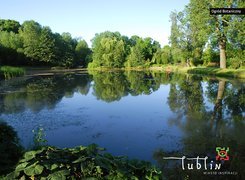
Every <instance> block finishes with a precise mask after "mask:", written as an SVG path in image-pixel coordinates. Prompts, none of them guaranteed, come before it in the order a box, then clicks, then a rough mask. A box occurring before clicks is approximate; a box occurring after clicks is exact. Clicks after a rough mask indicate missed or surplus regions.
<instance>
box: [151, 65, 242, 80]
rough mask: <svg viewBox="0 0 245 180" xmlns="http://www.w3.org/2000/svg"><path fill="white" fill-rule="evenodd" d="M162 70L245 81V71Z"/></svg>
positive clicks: (218, 69)
mask: <svg viewBox="0 0 245 180" xmlns="http://www.w3.org/2000/svg"><path fill="white" fill-rule="evenodd" d="M153 70H154V68H153ZM162 70H163V71H166V72H176V73H188V74H200V75H209V76H218V77H231V78H244V79H245V69H220V68H215V67H181V66H163V67H162Z"/></svg>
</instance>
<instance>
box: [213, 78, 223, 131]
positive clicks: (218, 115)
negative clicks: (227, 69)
mask: <svg viewBox="0 0 245 180" xmlns="http://www.w3.org/2000/svg"><path fill="white" fill-rule="evenodd" d="M224 91H225V81H224V80H220V81H219V86H218V93H217V98H216V101H215V105H214V110H213V115H212V118H211V127H212V128H213V125H214V123H215V126H214V129H215V132H217V129H218V123H219V121H220V120H221V119H222V99H223V94H224Z"/></svg>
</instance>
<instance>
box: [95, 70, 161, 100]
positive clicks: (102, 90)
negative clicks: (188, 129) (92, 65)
mask: <svg viewBox="0 0 245 180" xmlns="http://www.w3.org/2000/svg"><path fill="white" fill-rule="evenodd" d="M91 73H92V74H93V80H94V95H95V96H96V97H97V98H98V99H101V100H103V101H106V102H112V101H118V100H120V99H121V98H122V97H124V96H127V95H128V94H131V95H132V96H137V95H141V94H146V95H148V94H151V93H152V92H153V91H156V90H157V89H159V87H160V84H161V82H164V81H166V76H165V74H163V73H154V72H146V73H145V72H138V71H126V72H98V71H96V72H91Z"/></svg>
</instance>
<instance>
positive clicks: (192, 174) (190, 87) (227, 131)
mask: <svg viewBox="0 0 245 180" xmlns="http://www.w3.org/2000/svg"><path fill="white" fill-rule="evenodd" d="M207 84H208V85H207V87H206V88H207V92H205V94H206V95H207V98H208V101H209V102H212V104H213V109H211V110H210V109H208V108H207V107H205V104H204V98H203V96H202V94H203V92H202V91H203V88H202V85H201V82H200V81H196V80H195V79H193V78H192V77H188V78H187V79H181V80H179V81H172V82H171V85H170V92H169V98H168V104H169V107H170V108H171V110H172V111H173V112H174V113H175V115H176V116H175V117H174V118H172V119H170V120H169V122H170V123H171V124H174V125H176V126H178V127H179V128H180V129H181V130H182V131H183V132H184V136H183V139H182V144H183V149H181V150H178V151H175V152H164V150H160V151H157V152H156V153H155V154H154V156H155V158H156V159H157V160H158V161H159V164H160V165H161V166H162V168H163V173H164V172H165V174H166V175H167V176H168V177H169V178H170V179H171V178H173V179H176V178H183V177H187V175H189V178H190V179H191V178H196V176H197V174H198V172H197V171H183V170H182V169H181V165H180V164H175V165H173V164H172V167H171V168H169V167H170V166H169V163H170V162H168V161H166V160H163V159H162V157H163V156H177V157H182V156H183V155H185V156H189V157H197V156H202V157H205V156H209V157H210V158H211V159H214V158H215V155H216V152H215V148H216V147H230V152H229V154H230V157H231V159H230V161H228V162H225V163H224V164H223V166H222V167H223V168H224V169H223V171H224V170H227V171H236V172H238V173H239V175H237V176H232V178H235V179H244V178H245V174H244V168H245V138H244V137H243V136H244V135H243V130H244V128H245V124H244V117H243V114H242V113H243V112H244V101H243V100H242V99H243V98H244V97H243V96H244V95H243V94H244V93H243V89H244V87H243V86H242V85H240V86H234V85H233V84H230V83H226V82H225V81H224V80H220V81H219V82H218V83H217V81H209V82H208V83H207ZM200 175H202V174H200V173H199V174H198V177H199V179H202V177H201V176H200ZM214 177H215V176H212V178H214ZM203 178H204V179H205V178H207V176H206V177H205V176H203ZM215 178H221V179H222V178H223V179H225V178H228V179H229V178H231V176H221V177H215Z"/></svg>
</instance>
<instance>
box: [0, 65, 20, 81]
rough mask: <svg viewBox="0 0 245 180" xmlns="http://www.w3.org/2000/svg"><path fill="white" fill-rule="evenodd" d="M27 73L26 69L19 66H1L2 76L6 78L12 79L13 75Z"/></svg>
mask: <svg viewBox="0 0 245 180" xmlns="http://www.w3.org/2000/svg"><path fill="white" fill-rule="evenodd" d="M24 74H25V70H24V69H23V68H19V67H12V66H1V67H0V77H3V78H4V79H11V78H13V77H17V76H22V75H24Z"/></svg>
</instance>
